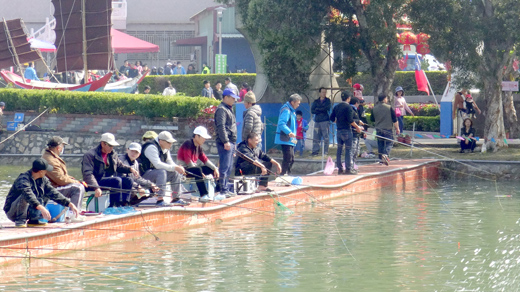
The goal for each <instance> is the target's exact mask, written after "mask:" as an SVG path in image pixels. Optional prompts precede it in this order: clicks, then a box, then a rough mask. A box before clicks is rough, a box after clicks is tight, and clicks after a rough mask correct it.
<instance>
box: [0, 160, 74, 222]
mask: <svg viewBox="0 0 520 292" xmlns="http://www.w3.org/2000/svg"><path fill="white" fill-rule="evenodd" d="M48 171H52V166H51V165H49V164H48V163H47V161H45V160H43V159H41V158H38V159H36V160H35V161H33V164H32V168H31V169H30V170H29V171H27V172H24V173H22V174H20V175H19V176H18V178H17V179H16V180H15V181H14V183H13V186H12V187H11V189H10V190H9V193H8V194H7V198H6V199H5V205H4V211H5V214H6V215H7V218H9V220H11V221H13V222H14V224H15V226H16V227H26V226H27V225H26V221H27V219H29V222H28V224H29V226H45V225H46V224H47V223H46V222H45V221H40V219H46V220H51V219H52V218H51V214H50V213H49V211H47V209H45V204H47V201H49V199H51V200H53V201H55V202H56V203H58V204H60V205H62V206H64V207H69V208H70V209H71V210H72V211H73V212H74V213H75V214H76V216H77V215H79V211H78V209H77V208H76V206H74V204H73V203H71V202H70V200H69V199H67V198H65V197H64V196H63V195H62V194H60V192H58V191H57V190H56V189H55V188H53V187H52V185H51V183H50V182H49V179H48V178H46V177H45V175H46V174H47V172H48Z"/></svg>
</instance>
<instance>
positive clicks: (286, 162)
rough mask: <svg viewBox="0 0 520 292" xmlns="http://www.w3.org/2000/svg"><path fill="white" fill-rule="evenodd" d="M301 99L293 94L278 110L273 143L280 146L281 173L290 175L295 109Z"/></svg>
mask: <svg viewBox="0 0 520 292" xmlns="http://www.w3.org/2000/svg"><path fill="white" fill-rule="evenodd" d="M301 101H302V98H301V96H300V95H298V94H296V93H295V94H293V95H291V96H290V97H289V101H287V102H286V103H285V104H284V105H283V106H282V107H281V108H280V116H279V118H278V126H277V127H276V137H275V139H274V143H275V144H278V145H281V146H282V154H283V161H282V173H281V175H284V174H290V173H291V167H292V165H293V163H294V146H296V126H297V124H296V112H295V111H296V109H297V108H298V107H299V106H300V102H301Z"/></svg>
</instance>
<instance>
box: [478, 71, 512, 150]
mask: <svg viewBox="0 0 520 292" xmlns="http://www.w3.org/2000/svg"><path fill="white" fill-rule="evenodd" d="M483 97H484V100H485V104H486V108H485V109H484V110H483V111H482V113H483V115H484V117H485V118H486V122H485V123H484V136H485V137H486V146H489V147H488V149H493V151H496V150H497V148H499V147H507V145H506V144H505V143H504V139H505V138H506V133H505V129H504V111H503V108H504V107H503V104H502V91H501V81H500V80H497V79H496V78H490V77H488V78H484V96H483ZM492 139H493V140H494V141H495V142H492ZM494 146H497V147H494Z"/></svg>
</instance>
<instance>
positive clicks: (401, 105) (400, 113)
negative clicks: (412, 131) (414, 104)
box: [394, 86, 414, 133]
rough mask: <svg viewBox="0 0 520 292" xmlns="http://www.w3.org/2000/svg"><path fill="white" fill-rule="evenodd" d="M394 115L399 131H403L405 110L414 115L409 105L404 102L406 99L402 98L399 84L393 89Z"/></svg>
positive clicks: (401, 89) (402, 94) (402, 91)
mask: <svg viewBox="0 0 520 292" xmlns="http://www.w3.org/2000/svg"><path fill="white" fill-rule="evenodd" d="M394 106H395V115H396V116H397V122H398V123H399V132H401V133H402V132H403V130H404V116H406V112H408V113H409V114H411V115H412V117H413V116H414V114H413V112H412V110H411V109H410V107H408V104H407V103H406V99H404V90H403V88H402V87H401V86H397V87H396V89H395V101H394Z"/></svg>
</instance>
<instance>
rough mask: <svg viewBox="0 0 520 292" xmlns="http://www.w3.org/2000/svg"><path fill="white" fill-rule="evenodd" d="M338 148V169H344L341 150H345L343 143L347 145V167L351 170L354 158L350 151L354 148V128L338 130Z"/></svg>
mask: <svg viewBox="0 0 520 292" xmlns="http://www.w3.org/2000/svg"><path fill="white" fill-rule="evenodd" d="M337 135H338V138H337V139H338V150H337V152H336V165H337V166H338V169H341V170H342V169H343V165H342V161H341V152H343V145H345V169H346V170H350V169H351V168H352V163H351V162H352V159H351V157H350V151H351V148H352V130H351V129H347V130H345V129H341V130H338V134H337Z"/></svg>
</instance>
